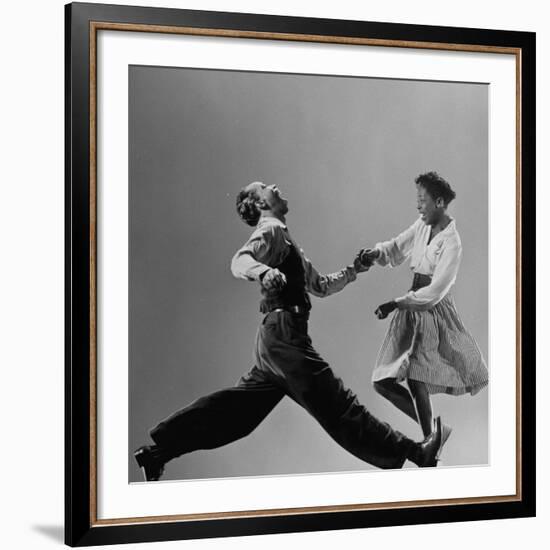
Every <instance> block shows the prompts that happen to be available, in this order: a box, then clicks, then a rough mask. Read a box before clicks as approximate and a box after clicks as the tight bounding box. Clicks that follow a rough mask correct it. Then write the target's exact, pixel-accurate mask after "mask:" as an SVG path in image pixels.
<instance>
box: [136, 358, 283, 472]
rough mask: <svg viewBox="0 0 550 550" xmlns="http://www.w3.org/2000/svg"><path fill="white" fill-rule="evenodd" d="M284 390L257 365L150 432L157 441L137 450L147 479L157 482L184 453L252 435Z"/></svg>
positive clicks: (214, 446) (138, 459)
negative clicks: (272, 381) (267, 378)
mask: <svg viewBox="0 0 550 550" xmlns="http://www.w3.org/2000/svg"><path fill="white" fill-rule="evenodd" d="M283 396H284V392H283V391H282V390H280V389H279V388H277V387H276V386H274V385H273V384H272V383H270V382H269V381H267V380H266V379H265V376H263V373H261V371H259V369H257V368H256V367H255V368H253V369H252V370H251V371H250V372H249V373H247V374H246V375H245V376H243V377H242V378H241V379H240V380H239V382H238V383H237V385H236V386H235V387H232V388H227V389H224V390H220V391H217V392H214V393H212V394H210V395H206V396H204V397H201V398H200V399H197V400H196V401H194V402H193V403H191V404H190V405H188V406H186V407H184V408H183V409H181V410H179V411H177V412H175V413H173V414H172V415H170V416H169V417H168V418H166V419H164V420H163V421H161V422H160V423H159V424H157V425H156V426H155V427H153V428H152V429H151V431H150V432H149V433H150V435H151V438H152V439H153V441H154V442H155V445H153V446H145V447H141V448H140V449H138V450H137V451H136V453H135V456H136V460H137V462H138V464H139V465H140V467H141V468H142V469H143V473H144V477H145V479H146V480H147V481H155V480H158V479H159V478H160V476H161V475H162V474H163V472H164V465H165V464H166V463H167V462H168V461H170V460H172V459H173V458H176V457H178V456H180V455H182V454H186V453H190V452H193V451H196V450H199V449H214V448H217V447H221V446H223V445H227V444H228V443H231V442H233V441H236V440H237V439H241V438H242V437H245V436H247V435H248V434H250V433H251V432H252V431H253V430H254V429H255V428H256V427H257V426H258V425H259V424H260V423H261V422H262V420H264V418H265V417H266V416H267V415H268V414H269V413H270V412H271V411H272V410H273V408H274V407H275V406H276V405H277V403H279V401H280V400H281V399H282V398H283Z"/></svg>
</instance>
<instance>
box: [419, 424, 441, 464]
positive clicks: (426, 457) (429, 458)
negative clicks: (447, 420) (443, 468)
mask: <svg viewBox="0 0 550 550" xmlns="http://www.w3.org/2000/svg"><path fill="white" fill-rule="evenodd" d="M441 434H442V429H441V417H439V416H438V417H437V418H436V419H435V422H434V430H433V432H432V433H431V434H430V435H429V436H428V437H427V438H426V439H424V441H423V442H422V443H419V445H418V454H417V460H416V461H415V462H416V464H417V465H418V466H420V468H433V467H434V466H437V461H438V457H439V453H440V452H441V446H442V437H441Z"/></svg>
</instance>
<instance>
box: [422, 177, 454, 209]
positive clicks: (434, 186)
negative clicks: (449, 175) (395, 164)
mask: <svg viewBox="0 0 550 550" xmlns="http://www.w3.org/2000/svg"><path fill="white" fill-rule="evenodd" d="M414 183H416V185H421V186H422V187H424V189H426V191H427V193H428V195H430V197H432V199H433V200H434V201H435V200H437V199H439V198H442V199H443V202H444V203H445V206H447V205H448V204H449V203H450V202H451V201H452V200H453V199H454V198H455V197H456V193H455V192H454V191H453V190H452V189H451V186H450V185H449V182H447V181H446V180H445V179H443V178H442V177H441V176H440V175H439V174H438V173H437V172H426V173H425V174H420V175H419V176H418V177H417V178H416V179H415V180H414Z"/></svg>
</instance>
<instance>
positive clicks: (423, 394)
mask: <svg viewBox="0 0 550 550" xmlns="http://www.w3.org/2000/svg"><path fill="white" fill-rule="evenodd" d="M407 383H408V385H409V389H410V390H411V393H412V395H413V398H414V403H415V405H416V414H417V418H418V422H419V424H420V427H421V428H422V433H423V434H424V437H427V436H428V435H430V434H431V433H432V429H433V413H432V402H431V399H430V394H429V392H428V388H427V387H426V384H424V382H419V381H418V380H407Z"/></svg>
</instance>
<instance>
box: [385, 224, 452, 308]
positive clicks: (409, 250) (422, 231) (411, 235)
mask: <svg viewBox="0 0 550 550" xmlns="http://www.w3.org/2000/svg"><path fill="white" fill-rule="evenodd" d="M430 232H431V227H430V226H429V225H426V224H425V223H424V222H423V221H422V219H421V218H418V219H417V220H416V221H415V222H414V223H413V224H412V225H411V226H410V227H409V228H408V229H406V230H405V231H403V233H401V234H399V235H398V236H397V237H395V238H394V239H391V240H389V241H385V242H381V243H377V244H376V245H375V248H376V249H377V250H379V251H380V255H379V256H378V258H377V259H376V262H377V263H378V264H380V265H383V266H387V265H389V266H391V267H394V266H396V265H399V264H401V263H403V262H404V261H405V260H406V259H408V258H410V267H411V269H412V271H413V272H415V273H421V274H422V275H430V276H431V277H432V282H431V284H430V285H428V286H425V287H423V288H421V289H419V290H416V291H414V292H413V291H409V292H407V294H405V295H404V296H401V297H399V298H396V299H395V301H396V303H397V307H399V308H400V309H411V310H415V311H422V310H427V309H430V308H432V307H433V306H435V305H436V304H437V303H438V302H439V301H441V300H442V299H443V298H444V296H445V295H446V294H447V293H448V292H449V290H450V289H451V287H452V286H453V284H454V282H455V280H456V275H457V273H458V268H459V265H460V260H461V259H462V243H461V242H460V236H459V234H458V232H457V230H456V224H455V220H454V219H451V222H450V223H449V224H448V225H447V227H446V228H445V229H444V230H443V231H441V232H440V233H438V234H437V235H436V236H435V237H434V238H433V239H432V241H431V242H430V244H428V239H429V238H430Z"/></svg>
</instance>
